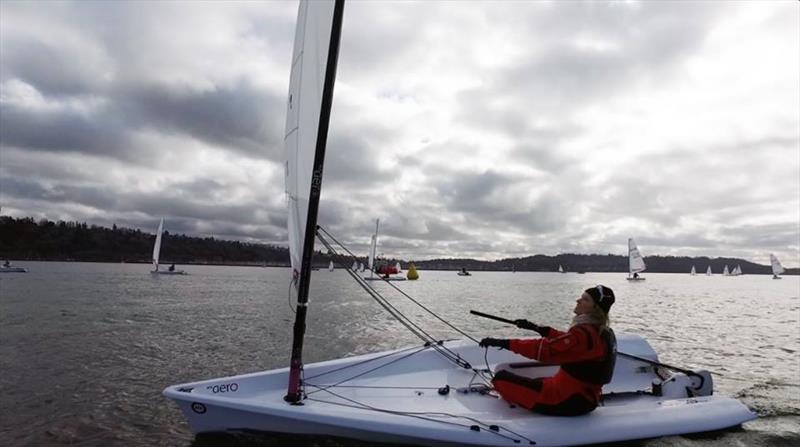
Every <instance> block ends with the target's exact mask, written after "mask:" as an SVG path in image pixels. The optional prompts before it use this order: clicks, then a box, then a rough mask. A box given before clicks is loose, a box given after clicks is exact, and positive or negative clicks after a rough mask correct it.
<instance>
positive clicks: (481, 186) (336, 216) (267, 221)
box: [0, 1, 800, 267]
mask: <svg viewBox="0 0 800 447" xmlns="http://www.w3.org/2000/svg"><path fill="white" fill-rule="evenodd" d="M296 15H297V3H296V2H225V3H223V2H211V1H206V2H174V3H170V2H144V1H130V2H106V1H97V2H92V1H79V2H54V1H47V2H30V1H25V2H14V1H3V2H2V3H0V205H2V212H3V214H4V215H12V216H17V217H22V216H33V217H36V218H48V219H51V220H58V219H63V220H79V221H87V222H90V223H94V224H98V225H108V226H110V225H111V224H112V223H116V224H117V225H120V226H130V227H136V228H140V229H142V230H144V231H148V232H155V229H156V227H157V225H158V219H159V218H160V217H161V216H166V218H167V229H168V230H169V231H171V232H181V233H186V234H190V235H198V236H207V235H213V236H215V237H219V238H229V239H240V240H247V241H257V242H266V243H274V244H280V245H286V244H287V233H286V219H287V212H286V198H285V194H284V186H283V182H284V180H283V173H284V169H283V157H284V151H283V143H282V139H283V135H282V133H283V129H284V125H285V100H286V96H287V90H288V81H289V63H290V59H291V52H292V43H293V38H294V24H295V20H296ZM376 217H380V218H381V222H382V226H381V234H382V236H381V239H380V242H381V247H380V249H379V252H382V253H385V254H386V255H387V256H397V257H403V258H406V259H427V258H432V257H462V256H463V257H475V258H481V259H497V258H502V257H510V256H526V255H530V254H535V253H543V254H557V253H562V252H572V253H617V254H623V253H625V252H626V240H627V238H628V237H634V238H635V239H636V240H637V242H638V243H639V246H640V248H641V250H642V252H643V254H644V255H645V256H647V255H648V254H662V255H689V256H702V255H707V256H736V257H742V258H746V259H749V260H752V261H755V262H760V263H768V256H769V253H770V252H774V253H776V254H777V255H778V256H779V258H781V259H782V261H783V263H784V264H785V265H788V266H793V267H794V266H798V265H800V2H797V1H772V2H763V1H756V2H744V1H731V2H721V1H710V2H683V1H681V2H677V1H676V2H669V1H659V2H647V1H644V2H638V1H619V2H610V3H606V2H599V1H594V2H578V1H569V2H545V1H535V2H521V1H515V2H507V3H503V2H496V1H493V2H486V3H479V2H463V3H460V2H442V3H436V2H416V3H414V2H386V1H383V2H355V1H353V2H350V3H348V4H347V6H346V8H345V18H344V31H343V36H342V47H341V53H340V58H339V72H338V78H337V84H336V91H335V98H334V105H333V117H332V123H331V130H330V137H329V147H328V154H327V158H326V166H325V177H324V181H323V196H322V202H321V207H320V223H321V224H322V225H323V226H325V227H326V228H328V229H329V230H330V231H332V232H333V233H334V234H336V235H337V236H338V237H340V239H341V240H343V241H346V242H347V243H348V244H349V245H350V246H351V247H352V248H353V249H355V250H356V251H359V252H361V253H365V252H366V245H367V243H368V242H369V236H370V233H371V231H372V228H373V227H374V219H375V218H376Z"/></svg>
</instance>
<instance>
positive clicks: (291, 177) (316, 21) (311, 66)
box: [283, 2, 334, 275]
mask: <svg viewBox="0 0 800 447" xmlns="http://www.w3.org/2000/svg"><path fill="white" fill-rule="evenodd" d="M317 3H318V4H317ZM333 8H334V3H333V2H315V5H314V7H313V8H309V3H308V2H301V3H300V9H299V11H298V16H297V30H296V33H295V38H294V54H292V74H291V78H290V80H289V98H288V103H287V110H286V132H285V134H284V140H283V141H284V146H285V148H286V194H287V197H288V199H289V220H288V223H289V254H290V259H291V262H292V271H293V274H294V275H299V273H300V268H301V263H302V255H303V245H304V239H305V234H306V222H307V220H308V203H309V197H310V194H311V181H312V178H314V177H315V176H314V174H313V173H312V172H311V171H312V169H313V164H314V156H315V153H316V145H317V133H318V127H319V121H320V109H321V104H322V91H323V85H324V81H325V70H326V66H327V59H328V47H329V45H330V40H331V28H332V21H333V20H332V19H333ZM301 92H302V94H301ZM317 176H319V174H317Z"/></svg>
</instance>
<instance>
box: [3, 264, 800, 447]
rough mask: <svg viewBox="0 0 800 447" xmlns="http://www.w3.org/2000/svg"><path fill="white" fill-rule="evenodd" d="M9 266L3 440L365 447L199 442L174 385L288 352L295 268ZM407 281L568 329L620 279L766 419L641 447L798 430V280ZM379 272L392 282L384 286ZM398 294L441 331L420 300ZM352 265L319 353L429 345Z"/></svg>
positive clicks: (323, 323) (797, 437) (312, 326)
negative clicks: (363, 285)
mask: <svg viewBox="0 0 800 447" xmlns="http://www.w3.org/2000/svg"><path fill="white" fill-rule="evenodd" d="M20 264H21V265H23V266H26V267H29V268H30V272H29V273H26V274H3V275H2V277H0V387H2V389H0V444H2V445H11V446H28V445H30V446H47V445H85V446H115V445H125V446H127V445H141V446H151V445H179V446H180V445H182V446H188V445H191V444H195V445H204V446H205V445H217V444H219V443H224V444H229V443H231V442H233V441H236V442H238V443H240V444H245V443H253V442H255V443H257V444H259V445H315V446H316V445H320V446H341V445H347V446H349V445H363V444H360V443H350V442H343V441H340V440H332V439H324V438H323V439H320V438H317V439H312V440H305V439H304V440H301V439H297V438H295V439H291V438H290V439H264V438H260V439H252V438H248V439H229V438H225V439H222V440H220V439H216V438H212V439H200V440H196V439H195V438H194V436H193V435H192V434H191V432H190V431H189V429H188V427H187V425H186V423H185V422H184V421H183V419H182V416H181V414H180V413H179V411H178V409H177V407H176V406H174V405H173V404H172V403H171V402H170V401H168V400H166V399H165V398H163V397H162V396H161V394H160V393H161V391H162V389H163V388H164V387H166V386H167V385H171V384H175V383H182V382H187V381H192V380H199V379H205V378H212V377H220V376H226V375H233V374H239V373H245V372H253V371H259V370H264V369H272V368H277V367H283V366H286V365H287V364H288V355H289V348H290V344H291V327H292V322H293V320H294V315H293V313H292V311H291V306H290V304H289V301H288V284H287V277H288V269H277V268H246V267H241V268H239V267H202V266H190V267H187V268H186V269H187V271H188V272H189V273H190V275H189V276H183V277H181V276H173V277H157V276H151V275H150V274H149V273H148V269H149V266H147V265H131V264H88V263H35V262H29V263H20ZM420 274H421V278H420V280H419V281H416V282H405V283H402V284H401V287H403V288H404V290H406V291H407V292H408V293H409V294H411V295H412V296H414V297H415V298H417V299H418V300H419V301H421V302H423V303H424V304H425V305H427V306H429V307H430V308H431V309H433V310H434V311H436V312H437V313H439V314H440V315H441V316H443V317H444V318H446V319H448V320H449V321H451V322H453V323H454V324H455V325H456V326H459V327H461V328H462V329H464V330H466V331H467V332H469V333H471V334H474V335H475V336H476V337H482V336H488V335H508V336H512V335H516V336H520V335H523V334H522V333H520V332H519V331H517V330H516V329H514V328H509V327H505V326H503V325H502V324H499V323H496V322H492V321H490V320H484V319H480V318H477V317H472V316H470V315H469V313H468V311H469V309H476V310H483V311H485V312H489V313H496V314H499V315H506V316H509V317H511V318H517V317H525V318H528V319H530V320H532V321H536V322H539V323H542V324H549V325H552V326H566V325H567V324H568V322H569V319H570V317H571V310H572V308H573V306H574V300H575V299H576V298H577V295H578V294H579V293H580V291H581V290H582V289H584V288H586V287H589V286H592V285H595V284H598V283H602V284H604V285H607V286H609V287H612V288H613V289H614V290H615V292H616V295H617V303H616V304H615V305H614V307H613V308H612V321H613V326H614V327H615V329H616V330H617V331H630V332H637V333H639V334H641V335H643V336H644V337H646V338H647V339H648V340H649V342H650V343H651V345H653V347H654V348H655V349H656V351H657V352H659V354H660V357H661V360H662V361H665V362H667V363H671V364H675V365H682V366H688V367H697V368H705V369H708V370H711V371H712V372H713V373H715V376H714V379H715V385H716V392H718V393H722V394H727V395H733V396H737V397H739V398H740V399H741V400H742V401H743V402H744V403H745V404H747V405H748V406H750V407H751V408H752V409H753V410H755V411H756V412H758V414H759V415H760V418H759V419H758V420H756V421H753V422H750V423H747V424H745V425H744V427H743V428H742V429H740V430H730V431H726V432H722V433H717V434H714V435H710V436H693V437H671V438H662V439H656V440H649V441H644V442H640V443H634V444H632V445H643V446H648V447H652V446H727V445H746V446H750V445H761V446H773V445H787V446H788V445H798V444H800V355H798V351H800V278H798V277H785V279H783V280H781V281H774V280H772V279H770V277H768V276H742V277H721V276H713V277H706V276H696V277H690V276H689V275H670V274H649V275H646V276H647V281H644V282H639V283H629V282H628V281H625V278H624V275H621V274H612V273H605V274H604V273H594V274H593V273H588V274H585V275H578V274H557V273H514V274H512V273H481V272H476V273H475V274H474V275H473V276H472V277H466V278H464V277H459V276H456V274H455V272H429V271H422V272H420ZM380 287H386V286H385V285H380ZM391 296H393V297H394V298H392V299H393V301H395V302H397V303H398V304H399V305H401V307H403V308H404V309H405V310H406V311H407V312H408V314H410V315H415V316H417V317H418V318H419V319H420V321H424V322H426V326H427V327H430V328H434V331H433V332H434V333H436V334H437V335H439V336H441V337H442V338H454V334H453V333H451V332H448V331H447V330H446V328H445V327H443V326H442V325H441V324H437V323H435V322H434V321H432V320H430V319H429V318H428V317H427V314H424V313H423V312H421V311H419V310H416V309H415V308H414V307H410V306H407V305H403V304H401V303H403V301H402V298H400V297H399V296H397V295H391ZM416 341H417V340H416V339H415V338H413V336H412V335H410V334H409V333H407V332H406V331H405V329H404V328H403V327H402V326H400V325H399V324H398V323H396V322H395V321H393V320H392V319H391V318H390V317H389V316H388V315H387V314H386V313H385V312H384V311H383V310H382V309H381V308H380V307H379V306H378V305H377V304H375V303H374V302H373V301H371V298H369V297H368V296H367V295H366V294H365V293H363V292H362V291H360V289H359V288H358V286H357V285H356V284H354V283H353V281H352V280H351V279H350V278H349V277H348V276H347V274H346V273H345V272H344V271H341V270H339V271H335V272H332V273H331V272H327V271H320V272H314V274H313V275H312V289H311V307H310V310H309V321H308V334H307V338H306V343H305V355H304V359H305V361H306V362H314V361H320V360H327V359H331V358H337V357H342V356H346V355H351V354H360V353H366V352H374V351H380V350H384V349H390V348H397V347H402V346H407V345H410V344H414V343H416Z"/></svg>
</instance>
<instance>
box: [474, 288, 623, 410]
mask: <svg viewBox="0 0 800 447" xmlns="http://www.w3.org/2000/svg"><path fill="white" fill-rule="evenodd" d="M612 304H614V292H613V291H612V290H611V289H609V288H608V287H605V286H601V285H599V286H597V287H592V288H589V289H586V290H585V291H584V292H583V293H582V294H581V296H580V298H578V300H577V301H576V304H575V310H574V311H573V312H574V313H575V317H574V318H573V320H572V326H570V328H569V330H567V331H566V332H562V331H559V330H557V329H553V328H551V327H547V326H538V325H536V324H533V323H531V322H530V321H528V320H516V321H515V323H516V324H517V327H519V328H522V329H530V330H533V331H536V332H538V333H539V334H540V335H541V336H542V338H539V339H511V340H507V339H497V338H484V339H483V340H481V342H480V345H481V346H483V347H488V346H495V347H498V348H503V349H509V350H511V351H513V352H515V353H517V354H520V355H524V356H525V357H528V358H531V359H535V360H539V361H541V362H544V363H552V364H558V365H560V368H559V369H558V372H557V373H556V374H555V376H553V377H540V378H536V379H531V378H528V377H524V376H520V375H517V374H514V373H512V372H510V371H507V370H500V371H497V372H496V373H495V375H494V379H493V380H492V382H493V384H494V388H495V390H496V391H497V392H498V393H499V394H500V396H502V397H503V399H505V400H507V401H509V402H511V403H514V404H516V405H519V406H522V407H524V408H527V409H529V410H531V411H534V412H537V413H542V414H547V415H555V416H577V415H581V414H586V413H588V412H590V411H592V410H594V409H595V408H597V404H598V402H599V400H600V395H601V390H602V387H603V385H605V384H607V383H609V382H611V376H612V374H613V372H614V362H615V360H616V354H617V341H616V338H615V337H614V332H613V331H612V330H611V328H610V327H609V320H608V311H609V309H610V308H611V305H612Z"/></svg>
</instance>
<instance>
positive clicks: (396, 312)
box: [317, 226, 437, 342]
mask: <svg viewBox="0 0 800 447" xmlns="http://www.w3.org/2000/svg"><path fill="white" fill-rule="evenodd" d="M317 228H320V227H319V226H317ZM317 237H318V238H319V240H320V242H322V244H323V245H325V248H327V249H328V250H329V251H330V252H331V253H333V254H334V255H338V253H337V252H336V250H335V249H334V248H333V246H332V245H331V244H330V243H329V242H328V241H327V240H326V239H325V238H324V237H323V236H322V235H321V234H319V232H317ZM346 270H347V272H348V273H349V274H350V276H352V277H353V279H355V280H356V282H357V283H358V284H359V285H361V287H362V288H364V290H366V291H367V293H369V294H370V295H371V296H372V297H373V299H375V300H376V301H378V300H379V299H380V300H382V302H381V301H378V302H379V303H380V304H381V305H383V307H384V308H385V309H386V310H387V311H389V313H390V314H392V316H394V317H395V318H397V319H398V320H400V322H401V323H403V324H404V326H406V327H407V328H408V329H409V330H411V331H412V333H414V334H415V335H417V336H418V337H420V338H421V339H422V340H423V341H427V342H436V341H437V340H436V338H435V337H433V336H432V335H430V334H428V333H427V332H426V331H425V330H424V329H422V328H421V327H420V326H419V325H418V324H416V323H414V322H413V321H411V319H410V318H408V317H406V316H405V315H403V313H402V312H400V311H399V310H398V309H397V308H396V307H395V306H394V305H392V304H391V303H389V301H388V300H387V299H386V298H385V297H383V296H382V295H380V293H378V291H376V290H375V289H373V288H372V286H370V285H368V284H367V283H366V281H365V280H364V279H363V278H361V277H360V276H359V275H357V274H355V273H354V272H352V271H351V269H349V268H348V269H346ZM384 304H385V305H384ZM387 306H388V307H387ZM389 307H391V309H393V311H392V310H390V309H389ZM404 321H405V322H406V323H408V324H406V323H404ZM409 324H410V325H412V326H414V328H416V331H415V330H413V329H411V328H410V327H409V326H408V325H409ZM419 333H422V334H425V337H422V336H421V335H419ZM426 337H427V338H426Z"/></svg>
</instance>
